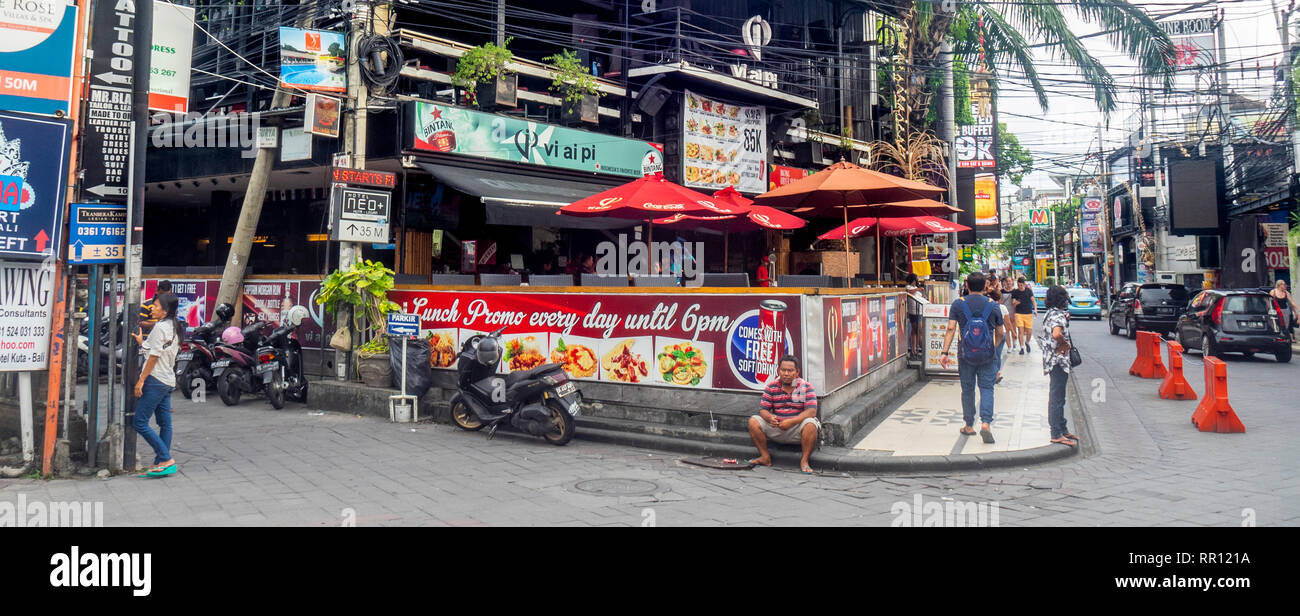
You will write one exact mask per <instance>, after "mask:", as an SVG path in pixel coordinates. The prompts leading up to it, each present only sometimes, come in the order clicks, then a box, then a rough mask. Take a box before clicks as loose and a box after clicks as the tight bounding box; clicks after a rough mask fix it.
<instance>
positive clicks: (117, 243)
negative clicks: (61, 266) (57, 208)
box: [68, 203, 126, 265]
mask: <svg viewBox="0 0 1300 616" xmlns="http://www.w3.org/2000/svg"><path fill="white" fill-rule="evenodd" d="M125 260H126V206H125V205H119V204H113V203H73V204H72V216H71V224H70V225H69V227H68V261H69V262H70V263H76V264H80V265H87V264H121V263H123V262H124V261H125Z"/></svg>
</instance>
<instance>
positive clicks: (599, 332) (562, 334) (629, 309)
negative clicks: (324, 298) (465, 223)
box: [389, 289, 802, 390]
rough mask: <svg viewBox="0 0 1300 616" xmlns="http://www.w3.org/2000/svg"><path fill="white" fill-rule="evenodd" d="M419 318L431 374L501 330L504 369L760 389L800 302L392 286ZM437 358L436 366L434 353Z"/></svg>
mask: <svg viewBox="0 0 1300 616" xmlns="http://www.w3.org/2000/svg"><path fill="white" fill-rule="evenodd" d="M389 298H390V299H392V300H393V301H395V302H397V303H398V304H399V305H400V306H402V312H407V313H411V314H415V315H417V316H419V317H420V327H421V335H422V337H424V338H426V339H429V340H430V341H431V345H432V346H433V348H434V358H433V360H432V362H431V363H433V364H434V367H435V368H447V369H452V368H453V367H454V362H453V361H452V359H453V357H454V354H455V352H456V351H458V350H459V348H460V344H461V343H463V342H464V341H465V340H467V339H469V338H470V337H471V336H474V335H476V334H480V333H484V332H489V331H492V330H494V329H497V328H499V327H501V326H503V325H504V326H506V331H505V332H504V333H503V334H502V344H503V346H504V356H503V359H502V367H501V371H502V372H513V371H516V370H527V369H530V368H534V367H536V366H538V365H541V364H543V363H547V362H554V363H558V364H561V365H563V367H564V370H565V371H566V372H568V373H569V375H570V376H573V377H575V378H578V379H586V380H595V381H604V382H611V383H625V384H634V385H654V386H662V387H676V388H685V389H726V390H761V389H762V388H763V387H764V385H765V384H766V383H767V382H768V381H769V380H770V379H771V378H772V377H773V376H775V375H776V368H777V360H778V359H779V358H780V357H781V356H782V355H785V354H787V353H795V352H796V349H800V348H801V344H802V332H801V331H800V311H799V305H800V304H799V301H800V297H799V296H797V295H790V296H770V297H769V296H756V295H742V296H736V295H728V296H722V295H719V296H710V295H679V296H678V295H654V296H646V295H633V294H611V295H573V294H558V293H532V294H525V293H509V292H478V293H474V292H470V293H466V292H461V291H412V290H404V289H397V290H393V291H390V292H389ZM440 354H443V356H444V360H445V361H443V362H439V361H438V356H439V355H440Z"/></svg>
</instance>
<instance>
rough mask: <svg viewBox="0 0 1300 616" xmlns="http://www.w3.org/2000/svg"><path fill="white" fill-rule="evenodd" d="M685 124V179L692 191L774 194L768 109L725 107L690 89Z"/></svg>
mask: <svg viewBox="0 0 1300 616" xmlns="http://www.w3.org/2000/svg"><path fill="white" fill-rule="evenodd" d="M682 122H683V128H684V130H685V132H684V135H685V137H684V138H683V140H682V147H683V153H684V154H685V156H683V158H682V160H683V165H684V166H685V169H684V173H683V175H682V177H683V178H685V179H686V181H685V182H684V184H685V185H686V186H687V187H690V188H699V189H707V190H709V191H710V192H712V191H716V190H720V189H722V188H724V187H727V186H733V187H735V188H736V190H738V191H740V192H744V193H753V194H758V193H764V192H767V191H768V182H767V157H766V151H765V148H766V144H767V111H766V108H764V107H744V106H739V105H734V104H731V103H724V102H722V101H717V100H714V99H710V98H705V97H703V96H700V95H699V94H696V93H694V92H691V91H690V90H686V111H685V113H683V114H682Z"/></svg>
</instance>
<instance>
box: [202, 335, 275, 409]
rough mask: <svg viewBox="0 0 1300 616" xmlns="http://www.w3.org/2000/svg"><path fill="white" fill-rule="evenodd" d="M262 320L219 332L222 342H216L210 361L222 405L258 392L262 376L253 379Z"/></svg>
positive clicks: (236, 402) (230, 404)
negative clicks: (215, 357) (241, 327)
mask: <svg viewBox="0 0 1300 616" xmlns="http://www.w3.org/2000/svg"><path fill="white" fill-rule="evenodd" d="M266 325H267V323H266V322H265V321H257V322H256V323H252V324H250V325H245V326H244V329H242V330H241V329H239V328H238V327H235V326H231V327H227V328H226V331H224V332H222V333H221V342H222V344H219V345H217V357H218V359H217V361H214V362H212V379H213V380H215V381H216V382H217V393H218V394H220V395H221V401H222V402H225V403H226V406H235V405H236V404H239V398H240V396H242V395H243V394H244V393H245V392H247V393H250V394H256V393H260V392H261V391H262V379H254V378H252V377H253V369H254V368H255V367H257V348H258V347H259V346H260V345H261V343H262V330H264V329H265V328H266Z"/></svg>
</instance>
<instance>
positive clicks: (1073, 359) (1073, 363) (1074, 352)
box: [1066, 336, 1083, 368]
mask: <svg viewBox="0 0 1300 616" xmlns="http://www.w3.org/2000/svg"><path fill="white" fill-rule="evenodd" d="M1066 338H1068V339H1069V341H1070V367H1071V368H1078V367H1079V365H1080V364H1082V363H1083V355H1080V354H1079V347H1076V346H1074V336H1066Z"/></svg>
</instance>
